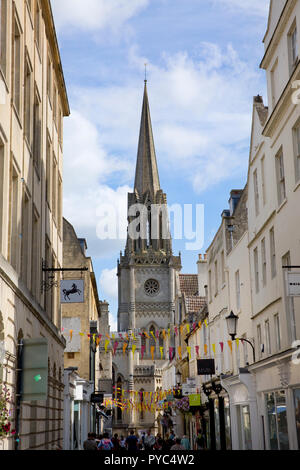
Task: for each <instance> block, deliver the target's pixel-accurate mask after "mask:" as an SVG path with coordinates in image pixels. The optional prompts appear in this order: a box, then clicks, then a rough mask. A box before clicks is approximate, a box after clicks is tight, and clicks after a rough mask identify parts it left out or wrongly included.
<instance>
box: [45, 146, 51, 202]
mask: <svg viewBox="0 0 300 470" xmlns="http://www.w3.org/2000/svg"><path fill="white" fill-rule="evenodd" d="M46 200H47V202H48V206H49V207H50V201H51V144H50V140H49V137H48V138H47V151H46Z"/></svg>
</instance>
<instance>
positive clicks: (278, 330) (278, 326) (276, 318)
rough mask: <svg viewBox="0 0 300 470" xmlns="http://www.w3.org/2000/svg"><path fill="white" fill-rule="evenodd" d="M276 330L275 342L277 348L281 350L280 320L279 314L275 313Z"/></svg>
mask: <svg viewBox="0 0 300 470" xmlns="http://www.w3.org/2000/svg"><path fill="white" fill-rule="evenodd" d="M274 331H275V344H276V350H277V351H280V349H281V334H280V322H279V314H278V313H277V314H276V315H274Z"/></svg>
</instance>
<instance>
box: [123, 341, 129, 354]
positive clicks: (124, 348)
mask: <svg viewBox="0 0 300 470" xmlns="http://www.w3.org/2000/svg"><path fill="white" fill-rule="evenodd" d="M127 346H128V343H124V344H123V356H125V351H126V348H127Z"/></svg>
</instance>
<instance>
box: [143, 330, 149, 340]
mask: <svg viewBox="0 0 300 470" xmlns="http://www.w3.org/2000/svg"><path fill="white" fill-rule="evenodd" d="M144 335H145V336H146V338H148V339H150V336H149V335H148V333H147V332H146V331H144Z"/></svg>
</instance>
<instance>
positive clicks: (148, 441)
mask: <svg viewBox="0 0 300 470" xmlns="http://www.w3.org/2000/svg"><path fill="white" fill-rule="evenodd" d="M144 444H145V450H153V447H154V444H155V437H154V436H153V435H152V434H151V429H149V430H148V431H147V435H146V436H145V440H144Z"/></svg>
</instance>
